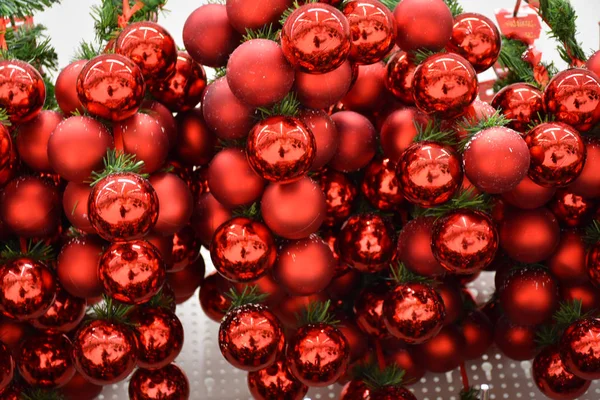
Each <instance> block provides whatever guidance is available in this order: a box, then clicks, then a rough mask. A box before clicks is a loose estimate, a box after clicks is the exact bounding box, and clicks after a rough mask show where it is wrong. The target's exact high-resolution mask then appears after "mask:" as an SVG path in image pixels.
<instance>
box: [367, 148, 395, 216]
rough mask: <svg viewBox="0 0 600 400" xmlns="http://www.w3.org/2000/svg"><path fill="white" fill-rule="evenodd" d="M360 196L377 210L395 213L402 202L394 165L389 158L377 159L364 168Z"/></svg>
mask: <svg viewBox="0 0 600 400" xmlns="http://www.w3.org/2000/svg"><path fill="white" fill-rule="evenodd" d="M360 189H361V192H362V194H363V195H364V196H365V197H366V198H367V200H368V201H369V203H371V205H372V206H373V207H375V208H377V209H378V210H382V211H396V210H398V209H399V208H400V205H401V204H402V203H403V202H404V196H403V195H402V190H401V189H400V180H399V179H398V175H397V174H396V165H395V164H394V163H392V162H391V161H390V159H389V158H377V159H375V160H373V161H371V163H370V164H369V165H368V166H367V167H366V168H365V172H364V177H363V181H362V184H361V186H360Z"/></svg>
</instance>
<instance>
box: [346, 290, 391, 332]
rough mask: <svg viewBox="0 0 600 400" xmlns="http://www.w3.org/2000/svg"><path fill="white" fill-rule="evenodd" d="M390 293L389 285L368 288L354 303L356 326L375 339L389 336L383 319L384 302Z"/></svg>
mask: <svg viewBox="0 0 600 400" xmlns="http://www.w3.org/2000/svg"><path fill="white" fill-rule="evenodd" d="M389 292H390V286H389V285H388V284H383V283H382V284H378V285H372V286H367V287H366V288H364V289H363V290H362V291H361V292H360V293H359V294H358V296H357V298H356V300H355V301H354V315H355V318H356V324H357V325H358V327H359V328H360V329H361V330H362V331H363V332H364V333H366V334H367V335H369V336H370V337H374V338H384V337H387V336H389V333H388V330H387V327H386V325H385V321H384V319H383V302H384V300H385V299H386V297H387V296H388V294H389Z"/></svg>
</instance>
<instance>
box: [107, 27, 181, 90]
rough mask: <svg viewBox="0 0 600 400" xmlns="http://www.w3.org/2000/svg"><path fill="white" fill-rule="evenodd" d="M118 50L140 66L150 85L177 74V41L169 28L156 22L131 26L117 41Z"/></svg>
mask: <svg viewBox="0 0 600 400" xmlns="http://www.w3.org/2000/svg"><path fill="white" fill-rule="evenodd" d="M115 50H116V52H117V53H118V54H121V55H123V56H125V57H128V58H129V59H131V60H132V61H133V62H134V63H136V64H137V66H138V67H139V68H140V70H141V71H142V75H143V76H144V80H145V81H146V83H148V84H152V82H154V81H157V80H160V79H165V78H169V77H170V76H171V75H173V74H174V73H175V63H176V62H177V46H176V45H175V40H173V37H172V36H171V35H170V34H169V32H167V31H166V30H165V28H163V27H162V26H160V25H158V24H156V23H154V22H151V21H143V22H134V23H132V24H129V25H127V26H126V27H125V28H123V30H122V31H121V33H120V34H119V36H118V37H117V40H116V41H115Z"/></svg>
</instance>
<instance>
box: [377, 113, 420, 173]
mask: <svg viewBox="0 0 600 400" xmlns="http://www.w3.org/2000/svg"><path fill="white" fill-rule="evenodd" d="M428 121H429V118H428V117H427V115H425V114H424V113H422V112H421V111H419V110H417V109H416V108H414V107H406V108H402V109H399V110H396V111H393V112H392V113H391V114H390V115H389V116H388V117H387V118H386V119H385V121H384V122H383V125H382V126H381V132H380V135H379V140H380V142H381V147H382V149H383V154H384V155H385V157H387V158H389V159H390V161H391V162H393V163H398V162H399V161H400V159H401V158H402V154H403V153H404V150H406V149H408V148H409V147H410V146H412V145H413V140H414V138H415V137H416V136H417V133H418V130H417V126H419V127H422V128H424V127H425V126H426V125H427V122H428Z"/></svg>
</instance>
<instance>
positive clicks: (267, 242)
mask: <svg viewBox="0 0 600 400" xmlns="http://www.w3.org/2000/svg"><path fill="white" fill-rule="evenodd" d="M276 257H277V250H276V247H275V242H274V240H273V235H272V234H271V232H270V231H269V230H268V229H267V227H266V226H264V225H263V224H262V223H260V222H258V221H253V220H251V219H249V218H246V217H236V218H233V219H231V220H230V221H227V222H226V223H224V224H223V225H221V226H220V227H219V228H218V229H217V230H216V231H215V234H214V236H213V239H212V241H211V242H210V258H211V259H212V262H213V264H214V265H215V268H216V269H217V271H218V272H219V273H220V274H221V275H223V277H225V278H226V279H229V280H231V281H234V282H249V281H253V280H256V279H258V278H260V277H261V276H263V275H264V274H266V273H267V272H268V271H269V270H270V269H271V268H272V267H273V264H274V263H275V258H276Z"/></svg>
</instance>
